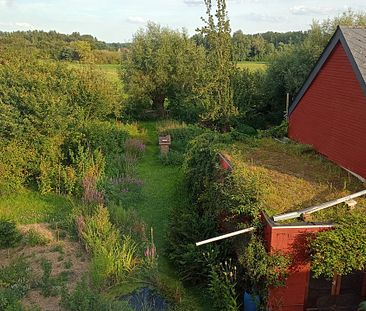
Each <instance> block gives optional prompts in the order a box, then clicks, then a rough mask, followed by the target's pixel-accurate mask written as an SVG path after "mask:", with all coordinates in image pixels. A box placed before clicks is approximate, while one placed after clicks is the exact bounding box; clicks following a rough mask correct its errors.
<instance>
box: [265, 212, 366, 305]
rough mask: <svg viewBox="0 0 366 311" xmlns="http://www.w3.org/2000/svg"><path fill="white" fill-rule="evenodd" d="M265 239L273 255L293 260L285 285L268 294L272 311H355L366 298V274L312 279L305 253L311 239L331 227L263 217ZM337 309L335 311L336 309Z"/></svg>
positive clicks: (355, 273) (307, 257)
mask: <svg viewBox="0 0 366 311" xmlns="http://www.w3.org/2000/svg"><path fill="white" fill-rule="evenodd" d="M264 224H265V225H264V235H265V241H266V245H267V248H268V249H269V250H270V251H273V250H281V251H283V252H285V253H288V254H290V255H291V257H292V258H293V264H292V266H291V268H290V270H289V274H288V278H287V280H286V285H285V286H284V287H278V288H274V289H271V290H270V291H269V296H268V301H269V308H270V310H271V311H304V310H306V311H307V310H309V311H310V310H311V311H320V310H345V311H354V310H356V309H357V306H358V304H359V302H360V301H361V300H362V299H363V298H365V297H366V273H364V272H354V273H352V274H350V275H348V276H343V277H340V276H336V277H335V278H334V279H333V280H326V279H324V278H319V279H315V278H312V274H311V271H310V259H309V255H308V254H307V253H306V249H307V243H308V238H309V237H310V235H313V234H316V233H318V232H321V231H324V230H329V229H331V227H333V226H332V225H330V224H320V223H319V224H315V223H298V224H286V225H284V224H279V223H276V222H274V221H273V220H272V219H271V218H269V217H268V216H267V215H266V214H264ZM334 308H336V309H334Z"/></svg>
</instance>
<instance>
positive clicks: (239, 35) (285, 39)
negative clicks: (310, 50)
mask: <svg viewBox="0 0 366 311" xmlns="http://www.w3.org/2000/svg"><path fill="white" fill-rule="evenodd" d="M308 34H309V31H289V32H272V31H268V32H265V33H257V34H251V35H250V34H245V33H243V31H242V30H238V31H235V32H234V33H233V35H232V44H233V58H234V60H235V61H266V60H268V59H269V58H270V57H271V56H272V55H273V54H274V53H275V52H276V51H278V50H280V49H281V48H283V47H284V46H286V45H299V44H301V43H302V42H304V40H305V38H306V37H307V36H308ZM192 39H193V40H194V41H195V42H196V43H197V44H198V45H203V46H205V47H208V46H207V41H206V40H205V38H204V37H203V36H202V35H201V34H196V35H194V36H193V37H192Z"/></svg>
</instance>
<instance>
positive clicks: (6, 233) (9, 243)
mask: <svg viewBox="0 0 366 311" xmlns="http://www.w3.org/2000/svg"><path fill="white" fill-rule="evenodd" d="M20 239H21V235H20V233H19V231H18V229H17V227H16V224H15V222H13V221H10V220H6V219H1V218H0V249H1V248H8V247H14V246H15V245H16V244H17V243H18V242H19V241H20Z"/></svg>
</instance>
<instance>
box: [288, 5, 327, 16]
mask: <svg viewBox="0 0 366 311" xmlns="http://www.w3.org/2000/svg"><path fill="white" fill-rule="evenodd" d="M290 12H291V14H293V15H314V14H317V15H319V14H329V13H333V12H334V9H331V8H326V7H319V6H305V5H297V6H294V7H292V8H290Z"/></svg>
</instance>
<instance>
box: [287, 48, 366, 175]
mask: <svg viewBox="0 0 366 311" xmlns="http://www.w3.org/2000/svg"><path fill="white" fill-rule="evenodd" d="M289 137H291V138H292V139H294V140H296V141H298V142H301V143H303V144H308V145H312V146H313V147H314V148H315V149H316V150H317V151H318V152H320V153H322V154H323V155H325V156H326V157H328V158H329V159H330V160H331V161H333V162H335V163H337V164H338V165H340V166H343V167H345V168H347V169H349V170H351V171H353V172H355V173H357V174H359V175H360V176H362V177H364V178H366V97H365V94H364V92H363V90H362V88H361V86H360V83H359V81H358V80H357V78H356V75H355V73H354V71H353V68H352V65H351V63H350V62H349V60H348V58H347V55H346V53H345V51H344V48H343V46H342V45H341V43H338V44H337V45H336V47H335V48H334V50H333V52H332V53H331V55H330V56H329V58H328V59H327V61H326V62H325V64H324V65H323V67H322V69H321V70H320V72H319V73H318V75H317V77H316V78H315V79H314V81H313V82H312V84H311V85H310V87H309V88H308V90H307V91H306V93H305V94H304V96H303V97H302V99H301V100H300V102H299V103H298V105H297V107H296V108H295V110H294V111H293V112H292V114H291V115H290V123H289Z"/></svg>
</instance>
